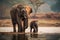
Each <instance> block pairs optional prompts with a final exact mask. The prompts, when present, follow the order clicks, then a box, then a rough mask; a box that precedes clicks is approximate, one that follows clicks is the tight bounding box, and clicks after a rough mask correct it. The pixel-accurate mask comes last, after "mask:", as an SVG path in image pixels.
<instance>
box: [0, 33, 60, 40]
mask: <svg viewBox="0 0 60 40" xmlns="http://www.w3.org/2000/svg"><path fill="white" fill-rule="evenodd" d="M0 40H60V34H2V33H0Z"/></svg>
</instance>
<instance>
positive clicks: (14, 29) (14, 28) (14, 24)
mask: <svg viewBox="0 0 60 40" xmlns="http://www.w3.org/2000/svg"><path fill="white" fill-rule="evenodd" d="M15 26H16V23H13V32H16V27H15Z"/></svg>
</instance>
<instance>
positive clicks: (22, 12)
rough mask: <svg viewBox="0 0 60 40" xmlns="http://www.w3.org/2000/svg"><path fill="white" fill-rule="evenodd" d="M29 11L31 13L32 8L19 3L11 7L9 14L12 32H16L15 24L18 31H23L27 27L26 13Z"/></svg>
mask: <svg viewBox="0 0 60 40" xmlns="http://www.w3.org/2000/svg"><path fill="white" fill-rule="evenodd" d="M30 13H32V8H31V7H29V6H24V5H21V4H19V5H16V6H13V7H12V9H11V10H10V15H11V19H12V24H13V31H14V32H16V24H17V25H18V32H25V29H26V28H27V27H28V15H29V14H30Z"/></svg>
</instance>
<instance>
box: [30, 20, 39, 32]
mask: <svg viewBox="0 0 60 40" xmlns="http://www.w3.org/2000/svg"><path fill="white" fill-rule="evenodd" d="M36 22H37V21H32V22H31V23H30V32H32V29H33V33H37V32H38V25H37V23H36Z"/></svg>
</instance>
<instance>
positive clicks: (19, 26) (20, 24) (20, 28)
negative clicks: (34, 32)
mask: <svg viewBox="0 0 60 40" xmlns="http://www.w3.org/2000/svg"><path fill="white" fill-rule="evenodd" d="M17 22H18V32H22V19H21V18H19V17H18V18H17Z"/></svg>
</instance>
